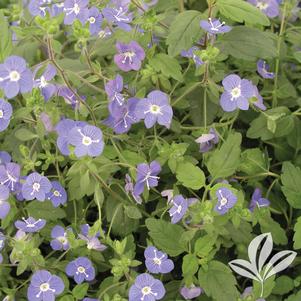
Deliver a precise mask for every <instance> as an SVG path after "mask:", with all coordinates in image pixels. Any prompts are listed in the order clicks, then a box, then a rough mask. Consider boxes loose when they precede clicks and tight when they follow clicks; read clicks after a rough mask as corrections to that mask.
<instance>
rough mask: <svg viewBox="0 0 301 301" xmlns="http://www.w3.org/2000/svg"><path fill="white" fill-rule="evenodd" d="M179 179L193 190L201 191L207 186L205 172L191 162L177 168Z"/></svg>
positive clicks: (181, 164)
mask: <svg viewBox="0 0 301 301" xmlns="http://www.w3.org/2000/svg"><path fill="white" fill-rule="evenodd" d="M176 176H177V179H178V180H179V181H180V182H181V183H182V184H183V185H184V186H185V187H188V188H191V189H196V190H197V189H200V188H202V187H203V186H204V185H205V175H204V173H203V171H202V170H201V169H200V168H199V167H197V166H194V165H193V164H192V163H190V162H182V163H180V164H179V165H178V166H177V170H176Z"/></svg>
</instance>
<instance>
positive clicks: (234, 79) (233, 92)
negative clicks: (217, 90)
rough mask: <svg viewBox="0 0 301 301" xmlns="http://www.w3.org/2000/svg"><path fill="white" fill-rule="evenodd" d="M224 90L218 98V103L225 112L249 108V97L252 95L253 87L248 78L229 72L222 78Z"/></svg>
mask: <svg viewBox="0 0 301 301" xmlns="http://www.w3.org/2000/svg"><path fill="white" fill-rule="evenodd" d="M223 86H224V89H225V92H224V93H223V94H222V96H221V98H220V105H221V107H222V109H223V110H224V111H225V112H232V111H235V110H236V109H237V108H239V109H241V110H248V109H249V98H251V97H252V96H253V93H254V88H253V85H252V83H251V82H250V81H249V80H246V79H241V78H240V77H239V76H238V75H236V74H231V75H228V76H226V77H225V78H224V79H223Z"/></svg>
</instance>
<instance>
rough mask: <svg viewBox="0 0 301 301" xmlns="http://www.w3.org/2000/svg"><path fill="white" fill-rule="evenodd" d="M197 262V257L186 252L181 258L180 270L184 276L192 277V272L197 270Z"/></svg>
mask: <svg viewBox="0 0 301 301" xmlns="http://www.w3.org/2000/svg"><path fill="white" fill-rule="evenodd" d="M198 268H199V263H198V259H197V257H196V256H195V255H193V254H187V255H185V256H184V258H183V263H182V271H183V276H184V278H186V279H187V278H189V279H192V277H193V276H194V274H195V273H196V272H197V271H198Z"/></svg>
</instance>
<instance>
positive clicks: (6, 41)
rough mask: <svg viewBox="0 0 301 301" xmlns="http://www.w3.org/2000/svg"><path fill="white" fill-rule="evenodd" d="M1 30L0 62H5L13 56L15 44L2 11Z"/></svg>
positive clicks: (0, 14)
mask: <svg viewBox="0 0 301 301" xmlns="http://www.w3.org/2000/svg"><path fill="white" fill-rule="evenodd" d="M0 28H1V35H0V62H3V61H4V60H5V58H6V57H8V56H9V55H10V54H11V51H12V48H13V44H12V36H11V32H10V30H9V25H8V22H7V18H6V17H5V16H4V14H3V12H2V11H0Z"/></svg>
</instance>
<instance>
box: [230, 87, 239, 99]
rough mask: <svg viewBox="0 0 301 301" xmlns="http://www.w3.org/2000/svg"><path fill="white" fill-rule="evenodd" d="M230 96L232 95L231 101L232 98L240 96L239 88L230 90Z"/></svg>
mask: <svg viewBox="0 0 301 301" xmlns="http://www.w3.org/2000/svg"><path fill="white" fill-rule="evenodd" d="M231 95H232V100H233V98H238V97H239V96H240V95H241V90H240V87H236V88H234V89H232V91H231Z"/></svg>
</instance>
